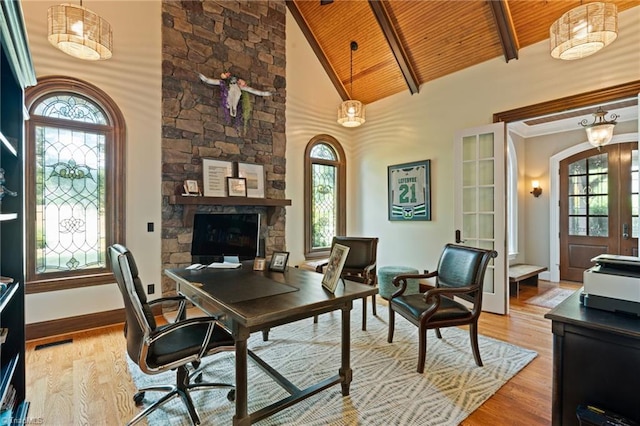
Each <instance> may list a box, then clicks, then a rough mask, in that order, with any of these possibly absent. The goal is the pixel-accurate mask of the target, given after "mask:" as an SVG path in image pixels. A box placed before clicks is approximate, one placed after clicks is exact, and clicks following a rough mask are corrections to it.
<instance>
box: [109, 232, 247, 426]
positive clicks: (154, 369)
mask: <svg viewBox="0 0 640 426" xmlns="http://www.w3.org/2000/svg"><path fill="white" fill-rule="evenodd" d="M109 257H110V260H111V267H112V269H113V274H114V276H115V278H116V281H117V283H118V287H119V288H120V292H121V293H122V297H123V299H124V307H125V312H126V323H125V337H126V339H127V353H128V355H129V357H130V358H131V359H132V360H133V361H134V362H135V363H136V364H137V365H138V366H139V367H140V369H141V370H142V371H143V372H144V373H146V374H158V373H162V372H164V371H167V370H174V369H175V370H176V384H175V385H164V386H152V387H148V388H143V389H138V392H137V393H136V394H135V395H134V397H133V399H134V401H135V402H136V405H140V404H141V403H142V401H143V399H144V396H145V392H149V391H162V392H166V393H165V395H163V396H162V397H161V398H160V399H159V400H157V401H155V402H154V403H152V404H151V405H149V406H148V407H146V408H145V409H144V410H143V411H141V412H140V413H138V415H136V416H135V417H134V418H133V419H132V420H131V421H130V422H129V423H128V424H129V425H133V424H136V423H137V422H139V421H140V420H142V419H143V418H144V417H145V416H147V415H148V414H149V413H151V412H152V411H153V410H155V409H156V408H158V407H160V406H161V405H162V404H164V403H165V402H167V401H169V400H171V399H172V398H173V397H175V396H179V397H180V399H182V401H183V402H184V404H185V405H186V407H187V410H188V411H189V416H190V417H191V421H192V422H193V424H196V425H197V424H200V417H199V416H198V412H197V411H196V408H195V406H194V404H193V400H192V399H191V396H190V394H189V392H190V391H193V390H199V389H206V388H231V389H232V390H231V391H230V392H229V394H228V396H227V397H228V398H229V399H230V400H233V399H234V396H235V393H234V392H235V389H234V385H231V384H226V383H200V382H199V379H200V377H201V376H200V377H199V378H198V379H197V380H196V383H193V384H191V383H190V378H191V376H190V374H189V370H188V369H187V364H189V363H192V364H194V365H195V366H197V365H199V363H200V360H201V358H202V357H204V356H206V355H211V354H214V353H218V352H222V351H228V350H233V349H234V340H233V337H232V336H231V335H230V334H229V333H228V332H227V331H226V330H225V329H224V328H223V327H222V326H221V325H220V324H218V322H217V321H216V319H215V318H210V317H202V318H189V319H183V318H184V307H185V304H184V302H185V301H184V299H183V298H182V297H180V296H176V297H167V298H162V299H157V300H154V301H152V302H147V297H146V294H145V292H144V287H143V285H142V282H141V281H140V278H139V276H138V268H137V267H136V263H135V261H134V259H133V255H132V254H131V252H130V251H129V250H128V249H127V248H126V247H124V246H122V245H120V244H114V245H112V246H110V247H109ZM166 301H173V302H178V303H180V305H179V311H178V318H177V319H176V321H175V322H174V323H171V324H167V325H161V326H158V325H157V324H156V321H155V318H154V316H153V313H152V310H151V306H152V305H154V304H157V303H161V302H166Z"/></svg>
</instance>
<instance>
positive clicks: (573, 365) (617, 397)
mask: <svg viewBox="0 0 640 426" xmlns="http://www.w3.org/2000/svg"><path fill="white" fill-rule="evenodd" d="M581 291H582V290H578V291H576V292H575V293H574V294H573V295H571V296H569V298H567V299H566V300H565V301H564V302H562V303H561V304H560V305H558V306H557V307H556V308H555V309H553V310H552V311H550V312H549V313H547V314H546V315H545V318H548V319H550V320H551V321H552V331H553V404H552V410H553V411H552V424H553V425H554V426H558V425H565V426H566V425H577V424H578V419H577V417H576V408H577V406H578V405H579V404H592V405H595V406H599V407H601V408H604V409H606V410H610V411H612V412H614V413H617V414H619V415H621V416H623V417H627V418H628V419H630V420H634V421H636V422H640V404H638V392H639V389H640V319H639V318H637V317H632V316H627V315H622V314H615V313H611V312H607V311H603V310H599V309H594V308H585V307H584V306H582V304H581V303H580V293H581Z"/></svg>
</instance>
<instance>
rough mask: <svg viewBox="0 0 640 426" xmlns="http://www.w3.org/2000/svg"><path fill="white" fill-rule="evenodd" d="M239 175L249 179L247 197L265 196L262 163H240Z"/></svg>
mask: <svg viewBox="0 0 640 426" xmlns="http://www.w3.org/2000/svg"><path fill="white" fill-rule="evenodd" d="M238 177H241V178H245V179H246V180H247V197H249V198H264V197H265V191H264V166H263V165H262V164H249V163H238Z"/></svg>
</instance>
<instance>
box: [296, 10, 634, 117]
mask: <svg viewBox="0 0 640 426" xmlns="http://www.w3.org/2000/svg"><path fill="white" fill-rule="evenodd" d="M609 2H612V3H615V4H616V5H617V7H618V12H622V11H624V10H626V9H629V8H631V7H634V6H638V5H640V2H638V0H610V1H609ZM286 3H287V6H288V8H289V11H290V12H291V13H292V16H293V17H294V18H295V19H296V22H297V23H298V25H299V26H300V29H301V30H302V32H303V33H304V35H305V37H306V38H307V40H308V41H309V43H310V45H311V47H312V48H313V50H314V52H315V53H316V56H317V57H318V59H319V60H320V63H321V64H322V66H323V67H324V69H325V71H326V72H327V75H328V76H329V78H330V79H331V81H332V82H333V84H334V86H335V87H336V90H337V91H338V93H339V94H340V96H341V97H342V99H344V100H346V99H349V98H350V97H351V98H353V99H358V100H360V101H362V102H364V103H365V104H368V103H371V102H375V101H377V100H380V99H383V98H386V97H388V96H391V95H394V94H396V93H400V92H402V91H405V90H409V91H410V92H411V93H417V92H418V90H419V87H420V85H421V84H423V83H426V82H428V81H431V80H435V79H437V78H439V77H442V76H445V75H447V74H451V73H454V72H456V71H459V70H462V69H464V68H467V67H470V66H473V65H477V64H479V63H482V62H484V61H487V60H490V59H493V58H496V57H500V56H502V57H504V59H505V67H506V66H508V64H507V62H509V60H515V59H517V57H518V49H521V48H523V47H526V46H529V45H531V44H535V43H538V42H540V41H543V40H546V39H548V38H549V27H550V26H551V24H552V23H553V22H554V21H555V20H556V19H558V18H559V17H560V16H562V14H563V13H565V12H566V11H568V10H570V9H573V8H574V7H577V6H579V5H580V4H581V3H582V2H581V1H580V0H562V1H560V0H466V1H464V0H448V1H447V0H440V1H409V0H335V1H331V0H322V1H321V0H286ZM585 3H587V2H585ZM352 40H354V41H356V42H357V43H358V50H356V51H354V52H353V80H352V82H351V75H350V70H351V67H350V55H351V53H352V52H351V49H350V43H351V41H352ZM614 43H615V42H614Z"/></svg>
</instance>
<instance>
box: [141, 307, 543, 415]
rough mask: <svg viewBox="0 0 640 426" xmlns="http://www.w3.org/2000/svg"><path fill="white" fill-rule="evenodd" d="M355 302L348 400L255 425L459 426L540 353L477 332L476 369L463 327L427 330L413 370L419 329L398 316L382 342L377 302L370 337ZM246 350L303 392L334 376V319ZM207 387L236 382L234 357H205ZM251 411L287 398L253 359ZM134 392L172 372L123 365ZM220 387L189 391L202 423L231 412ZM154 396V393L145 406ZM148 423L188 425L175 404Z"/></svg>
mask: <svg viewBox="0 0 640 426" xmlns="http://www.w3.org/2000/svg"><path fill="white" fill-rule="evenodd" d="M361 305H362V304H361V303H359V301H357V302H356V303H354V309H353V311H352V316H351V318H352V320H351V366H352V368H353V381H352V382H351V391H350V395H349V396H348V397H342V394H341V392H340V386H339V385H336V386H334V387H332V388H329V389H327V390H324V391H323V392H320V393H319V394H317V395H314V396H313V397H311V398H308V399H306V400H304V401H302V402H300V403H298V404H296V405H294V406H292V407H290V408H288V409H286V410H284V411H281V412H280V413H278V414H276V415H274V416H271V417H268V418H266V419H264V420H262V421H260V422H259V424H261V425H317V426H325V425H367V426H369V425H385V426H386V425H391V424H393V425H421V426H422V425H425V426H427V425H446V426H451V425H457V424H459V423H460V422H461V421H462V420H464V419H465V418H466V417H467V416H468V415H469V414H471V413H472V412H473V411H474V410H475V409H477V408H478V407H479V406H480V405H482V404H483V403H484V402H485V401H486V400H487V399H488V398H489V397H491V395H493V394H494V393H495V392H496V391H497V390H498V389H499V388H500V387H501V386H502V385H504V384H505V383H506V382H507V381H508V380H509V379H511V378H512V377H513V376H514V375H515V374H517V373H518V372H519V371H520V370H521V369H522V368H524V367H525V366H526V365H527V364H528V363H529V362H531V360H533V359H534V358H535V357H536V355H537V354H536V352H534V351H531V350H528V349H524V348H521V347H518V346H515V345H512V344H509V343H505V342H501V341H498V340H494V339H491V338H487V337H484V336H479V345H480V354H481V356H482V360H483V363H484V367H478V366H476V364H475V362H474V360H473V354H472V352H471V345H470V343H469V334H468V331H467V330H463V329H458V328H446V329H442V336H443V339H442V340H440V339H437V338H436V337H435V334H434V333H433V332H432V330H429V332H428V342H427V346H428V347H427V360H426V366H425V372H424V374H418V373H417V372H416V365H417V360H418V348H417V342H418V337H417V328H416V327H415V326H413V325H411V324H409V323H408V322H407V321H405V320H404V319H403V318H401V317H398V316H396V330H395V336H394V342H393V343H391V344H389V343H387V318H388V311H387V308H386V307H385V306H381V305H378V316H377V317H374V316H373V315H371V314H369V317H368V318H367V331H362V330H361V320H360V318H361ZM249 348H250V349H251V350H253V351H254V352H255V353H256V354H258V355H259V356H260V357H261V358H263V359H264V360H266V361H267V362H268V363H269V364H271V365H272V366H273V367H275V368H276V369H277V370H278V371H280V372H281V373H283V374H284V376H285V377H287V378H288V379H289V380H291V381H292V382H293V383H294V384H295V385H296V386H298V387H299V388H305V387H307V386H309V385H312V384H314V383H316V382H318V381H320V380H322V379H325V378H327V377H329V376H332V375H335V374H336V373H337V370H338V368H339V366H340V313H339V311H338V312H332V313H329V314H324V315H321V316H320V317H319V321H318V324H314V323H313V320H312V319H311V318H309V319H305V320H302V321H298V322H295V323H292V324H287V325H284V326H281V327H276V328H273V329H271V332H270V333H269V341H268V342H263V341H262V336H261V334H260V333H256V334H254V335H252V336H251V338H250V339H249ZM205 362H206V364H207V367H206V368H207V369H206V371H205V381H207V380H209V381H217V382H226V383H233V382H234V375H235V374H234V356H233V353H232V352H230V353H223V354H218V355H214V356H211V357H209V358H207V359H206V360H205ZM248 364H249V372H248V374H249V376H248V377H249V412H253V411H256V410H257V409H259V408H262V407H265V406H267V405H269V404H271V403H273V402H275V401H276V400H278V399H280V398H283V397H285V396H288V394H287V393H285V392H284V391H283V390H282V389H281V388H280V387H279V386H278V385H276V384H275V383H274V382H273V381H272V380H271V378H270V377H268V376H267V375H266V374H265V373H264V372H262V370H260V369H259V368H258V367H257V366H256V365H255V363H254V362H253V361H251V359H250V360H249V363H248ZM129 368H130V371H131V375H132V376H133V380H134V382H135V384H136V386H138V387H143V386H149V385H151V384H153V383H173V382H174V380H175V375H174V373H173V372H169V373H162V374H160V375H155V376H147V375H144V374H143V373H142V372H140V370H139V369H138V367H137V366H136V365H135V364H133V363H132V362H131V361H129ZM227 392H228V391H227V390H226V389H220V390H218V389H214V390H205V391H197V392H194V393H192V396H193V398H194V401H195V404H196V406H197V407H198V412H199V413H200V415H201V417H202V419H203V424H205V425H229V424H231V423H232V417H233V415H234V413H235V406H234V404H233V403H232V402H229V401H228V400H227V398H226V395H227ZM158 395H159V393H156V392H151V393H149V394H147V396H146V397H147V398H148V399H149V400H151V401H153V400H154V399H156V398H158V397H159V396H158ZM164 407H165V408H163V409H158V410H156V411H155V412H154V413H153V414H152V415H151V416H150V417H149V424H150V425H168V424H171V425H172V426H178V425H188V424H189V416H188V414H187V413H186V409H185V408H184V405H183V404H182V402H181V401H179V400H178V399H174V400H173V401H171V402H170V403H168V404H166V405H165V406H164Z"/></svg>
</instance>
